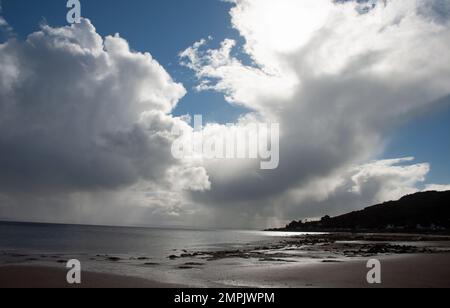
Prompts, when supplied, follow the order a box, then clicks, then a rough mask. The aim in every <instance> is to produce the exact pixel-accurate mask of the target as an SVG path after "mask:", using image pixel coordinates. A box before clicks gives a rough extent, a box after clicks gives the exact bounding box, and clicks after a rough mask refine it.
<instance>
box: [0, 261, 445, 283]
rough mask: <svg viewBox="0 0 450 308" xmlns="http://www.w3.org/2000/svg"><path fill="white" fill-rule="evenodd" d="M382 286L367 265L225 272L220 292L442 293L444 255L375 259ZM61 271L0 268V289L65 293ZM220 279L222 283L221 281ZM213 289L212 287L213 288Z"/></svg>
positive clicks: (93, 278)
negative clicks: (395, 290)
mask: <svg viewBox="0 0 450 308" xmlns="http://www.w3.org/2000/svg"><path fill="white" fill-rule="evenodd" d="M380 260H381V262H382V284H381V285H369V284H368V283H367V281H366V275H367V272H368V269H367V268H366V262H367V260H359V261H346V262H336V263H317V264H292V265H279V266H268V267H249V268H234V269H232V268H230V271H229V272H228V273H227V275H226V281H227V283H225V284H224V285H223V286H225V287H286V288H307V287H314V288H367V287H382V288H383V287H384V288H400V287H402V288H442V287H450V254H448V253H443V254H418V255H402V256H390V257H383V258H380ZM65 275H66V271H64V270H62V269H55V268H50V267H37V266H33V267H31V266H3V267H0V288H69V287H74V286H70V285H68V284H67V283H66V280H65ZM224 278H225V277H224ZM216 286H217V285H216ZM78 287H81V288H182V287H187V286H183V285H179V284H177V282H176V281H174V282H173V284H167V283H160V282H155V281H151V280H145V279H140V278H133V277H124V276H116V275H107V274H97V273H83V274H82V284H81V286H78Z"/></svg>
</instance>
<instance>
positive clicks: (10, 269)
mask: <svg viewBox="0 0 450 308" xmlns="http://www.w3.org/2000/svg"><path fill="white" fill-rule="evenodd" d="M66 274H67V272H66V271H65V270H63V269H57V268H52V267H40V266H2V267H0V288H181V287H183V286H182V285H178V284H167V283H160V282H155V281H150V280H145V279H140V278H134V277H126V276H118V275H108V274H98V273H89V272H85V273H82V277H81V279H82V283H81V285H69V284H68V283H67V282H66Z"/></svg>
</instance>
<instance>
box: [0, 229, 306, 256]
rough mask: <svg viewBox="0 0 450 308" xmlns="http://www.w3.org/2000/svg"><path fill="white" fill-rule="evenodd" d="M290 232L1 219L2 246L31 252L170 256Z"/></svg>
mask: <svg viewBox="0 0 450 308" xmlns="http://www.w3.org/2000/svg"><path fill="white" fill-rule="evenodd" d="M288 235H296V234H294V233H290V234H285V233H275V232H262V231H229V230H200V231H195V230H176V229H151V228H129V227H104V226H78V225H52V224H30V223H0V250H3V251H5V250H6V251H20V252H29V253H60V254H110V255H114V254H120V255H139V256H141V255H144V256H148V257H156V258H161V257H167V255H168V254H169V255H170V254H171V253H173V251H175V250H189V251H192V250H215V249H228V248H239V247H242V246H245V245H249V244H258V243H264V242H266V241H273V240H274V238H276V237H280V238H281V237H286V236H288ZM297 235H298V234H297Z"/></svg>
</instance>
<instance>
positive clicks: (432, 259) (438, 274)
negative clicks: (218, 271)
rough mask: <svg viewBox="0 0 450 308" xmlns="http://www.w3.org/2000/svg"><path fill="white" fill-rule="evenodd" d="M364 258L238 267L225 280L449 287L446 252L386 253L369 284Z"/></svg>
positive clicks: (334, 285)
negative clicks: (378, 281) (378, 272)
mask: <svg viewBox="0 0 450 308" xmlns="http://www.w3.org/2000/svg"><path fill="white" fill-rule="evenodd" d="M368 260H369V259H367V260H360V261H346V262H342V263H318V264H309V265H299V264H293V265H285V266H277V267H270V268H267V269H264V270H261V269H254V268H250V269H247V270H242V269H241V270H240V272H239V273H236V274H235V275H233V274H231V275H230V277H229V279H231V280H233V281H234V283H235V285H236V286H239V285H250V286H256V285H264V286H267V287H293V288H305V287H313V288H372V287H378V288H450V254H448V253H444V254H417V255H402V256H389V257H382V258H379V260H380V261H381V266H382V267H381V276H382V283H381V284H380V285H369V284H368V283H367V280H366V276H367V273H368V271H369V269H367V268H366V265H367V261H368Z"/></svg>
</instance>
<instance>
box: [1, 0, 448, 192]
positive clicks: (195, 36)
mask: <svg viewBox="0 0 450 308" xmlns="http://www.w3.org/2000/svg"><path fill="white" fill-rule="evenodd" d="M65 4H66V1H64V0H45V1H44V0H40V1H29V0H3V1H2V6H3V15H4V17H5V18H6V20H8V22H9V23H10V25H11V26H12V27H13V29H14V31H15V32H16V34H17V36H18V38H19V39H23V38H24V37H26V35H27V34H29V33H30V32H32V31H35V30H37V29H38V24H39V23H41V22H43V21H46V22H47V23H48V24H50V25H53V26H59V25H65V24H66V20H65V14H66V12H67V9H66V7H65ZM230 6H231V4H229V3H225V2H221V1H219V0H193V1H180V0H161V1H159V0H150V1H149V0H133V1H121V0H94V1H92V0H89V1H86V0H85V1H82V15H83V16H84V17H87V18H89V19H91V20H92V22H93V23H94V25H95V27H96V28H97V30H98V32H99V33H100V34H102V35H108V34H113V33H116V32H118V33H120V34H121V36H122V37H124V38H126V39H127V40H128V41H129V43H130V45H131V47H132V48H133V49H135V50H138V51H149V52H150V53H151V54H152V55H153V56H154V57H155V58H156V59H157V61H158V62H160V63H161V64H162V65H163V66H164V68H165V69H166V70H167V71H168V72H169V73H170V74H171V76H172V77H173V78H174V79H175V80H177V81H179V82H181V83H183V85H184V86H185V87H186V89H187V90H188V94H187V95H186V97H184V98H183V99H182V100H181V102H180V104H179V106H178V108H177V109H176V110H175V114H176V115H182V114H187V113H189V114H203V116H204V118H205V120H206V121H217V122H220V123H226V122H230V121H233V120H235V119H236V118H237V117H238V116H239V115H240V114H241V113H242V112H244V111H245V110H244V109H242V108H239V107H234V106H230V105H229V104H228V103H226V102H225V101H224V99H223V96H222V95H221V94H218V93H213V92H202V93H198V92H196V91H194V90H193V86H194V85H195V79H194V76H193V73H192V72H191V71H189V70H187V69H186V68H183V67H182V66H180V65H179V63H178V62H179V61H178V54H179V52H180V51H182V50H184V49H185V48H187V47H189V46H190V45H192V43H193V42H195V41H197V40H199V39H201V38H206V37H208V36H209V35H212V36H213V37H214V40H213V41H212V43H211V44H212V47H215V46H214V45H215V44H217V45H218V44H219V43H220V42H221V41H222V40H223V39H225V38H233V39H236V40H238V41H241V42H242V39H241V38H240V37H239V34H238V33H237V31H235V30H234V29H232V28H231V26H230V17H229V14H228V11H229V8H230ZM175 8H176V9H175ZM3 39H4V38H3ZM449 105H450V104H449V103H446V104H443V107H442V108H441V110H439V111H437V112H434V113H425V115H421V116H418V117H417V118H415V119H414V120H413V121H412V122H410V123H408V124H406V125H403V126H401V127H400V128H399V129H398V130H397V131H396V132H395V133H394V134H393V135H392V136H391V137H390V142H389V145H388V148H387V149H386V152H385V153H384V157H382V158H391V157H404V156H414V157H416V159H417V161H418V162H429V163H430V164H431V167H432V171H431V173H430V174H429V177H428V181H429V182H433V183H448V182H450V166H449V164H448V158H449V157H450V140H449V138H448V133H449V132H450V108H449Z"/></svg>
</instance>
